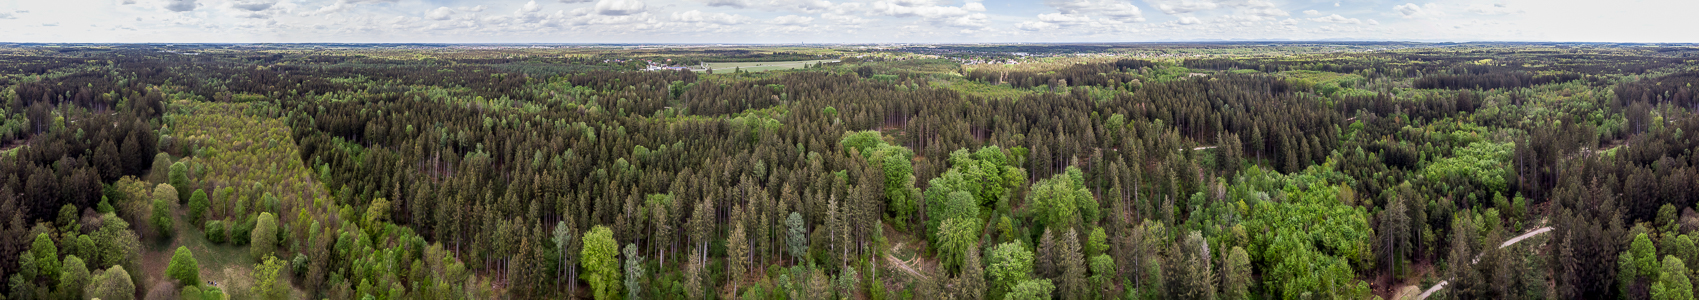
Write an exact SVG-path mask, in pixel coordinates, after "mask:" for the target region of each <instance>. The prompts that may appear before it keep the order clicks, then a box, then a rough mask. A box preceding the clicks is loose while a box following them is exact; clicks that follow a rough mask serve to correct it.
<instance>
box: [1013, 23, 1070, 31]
mask: <svg viewBox="0 0 1699 300" xmlns="http://www.w3.org/2000/svg"><path fill="white" fill-rule="evenodd" d="M1060 28H1062V26H1061V25H1056V24H1052V23H1048V22H1035V21H1026V22H1021V23H1020V24H1015V29H1020V30H1026V31H1049V30H1056V29H1060Z"/></svg>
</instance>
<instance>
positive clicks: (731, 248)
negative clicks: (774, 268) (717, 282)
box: [726, 208, 749, 291]
mask: <svg viewBox="0 0 1699 300" xmlns="http://www.w3.org/2000/svg"><path fill="white" fill-rule="evenodd" d="M732 211H733V213H732V222H731V226H732V231H731V234H730V235H728V236H727V237H726V279H727V280H730V281H731V282H732V290H733V291H736V290H737V286H738V284H739V283H742V281H743V280H742V279H743V275H744V273H747V272H748V271H749V269H748V266H749V264H748V262H749V236H748V234H746V233H745V232H744V228H743V220H741V219H742V218H743V213H742V212H741V211H742V209H741V208H734V209H732Z"/></svg>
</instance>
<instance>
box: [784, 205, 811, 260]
mask: <svg viewBox="0 0 1699 300" xmlns="http://www.w3.org/2000/svg"><path fill="white" fill-rule="evenodd" d="M806 227H807V225H806V224H804V222H803V221H802V214H799V213H796V212H791V213H790V217H787V218H785V228H786V231H785V245H786V246H788V247H786V249H787V250H790V255H791V258H793V259H795V260H796V262H795V263H796V264H802V259H803V258H804V257H807V256H808V228H806Z"/></svg>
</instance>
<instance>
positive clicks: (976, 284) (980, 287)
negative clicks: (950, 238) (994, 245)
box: [955, 247, 986, 299]
mask: <svg viewBox="0 0 1699 300" xmlns="http://www.w3.org/2000/svg"><path fill="white" fill-rule="evenodd" d="M963 256H964V258H962V272H961V275H958V276H956V284H955V285H956V291H957V293H956V294H958V295H961V296H962V298H964V299H984V298H985V289H986V287H985V267H983V266H982V265H981V264H980V259H979V247H968V249H967V250H966V251H965V253H963Z"/></svg>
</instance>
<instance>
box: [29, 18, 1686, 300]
mask: <svg viewBox="0 0 1699 300" xmlns="http://www.w3.org/2000/svg"><path fill="white" fill-rule="evenodd" d="M1694 51H1695V48H1694V47H1692V46H1684V45H1615V44H1538V43H1480V44H1424V43H1336V44H1327V43H1301V42H1293V43H1255V44H1248V43H1202V44H1091V45H963V46H952V45H931V46H819V47H800V46H784V47H780V46H772V47H766V46H747V47H666V46H658V47H650V46H638V45H612V46H586V45H570V46H535V47H532V46H525V47H519V46H512V45H492V46H476V45H425V44H421V45H355V44H323V45H310V44H308V45H213V44H208V45H21V44H17V45H0V147H3V148H0V251H3V253H4V254H0V280H4V282H5V283H4V284H3V285H0V291H3V292H4V299H87V298H100V299H169V298H174V297H175V298H181V299H260V298H264V299H491V298H501V299H563V298H594V299H620V298H624V299H642V298H655V299H721V298H734V299H735V298H741V299H934V298H940V297H942V299H1052V298H1060V299H1217V298H1223V299H1311V298H1333V299H1366V298H1382V299H1390V298H1398V299H1405V298H1423V297H1441V298H1457V299H1512V298H1514V299H1525V298H1563V299H1610V298H1622V299H1647V298H1653V299H1693V298H1694V296H1695V294H1694V291H1693V287H1692V283H1691V282H1690V281H1689V278H1691V277H1693V276H1696V275H1699V273H1695V272H1699V248H1696V247H1695V242H1696V241H1695V239H1699V236H1694V233H1692V232H1693V231H1695V230H1699V212H1696V210H1695V209H1696V208H1699V153H1696V152H1695V149H1699V136H1696V135H1695V134H1694V132H1699V90H1695V89H1694V87H1693V84H1694V83H1699V60H1695V59H1694V58H1689V57H1688V55H1689V54H1690V53H1693V52H1694ZM780 61H811V62H810V63H808V64H807V67H805V68H800V69H794V70H774V71H766V72H751V71H747V70H744V69H734V70H732V71H730V72H727V71H726V70H723V69H719V70H701V71H692V70H688V69H686V70H679V69H676V68H678V67H691V66H693V65H696V64H702V63H740V62H780ZM814 61H817V62H814Z"/></svg>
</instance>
